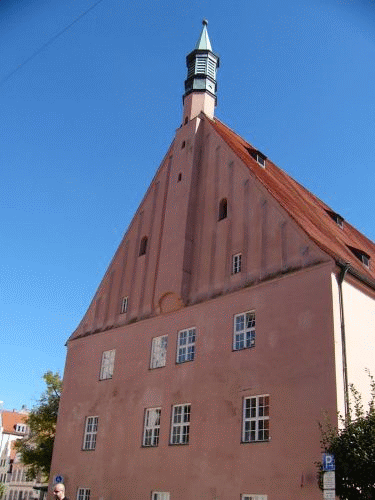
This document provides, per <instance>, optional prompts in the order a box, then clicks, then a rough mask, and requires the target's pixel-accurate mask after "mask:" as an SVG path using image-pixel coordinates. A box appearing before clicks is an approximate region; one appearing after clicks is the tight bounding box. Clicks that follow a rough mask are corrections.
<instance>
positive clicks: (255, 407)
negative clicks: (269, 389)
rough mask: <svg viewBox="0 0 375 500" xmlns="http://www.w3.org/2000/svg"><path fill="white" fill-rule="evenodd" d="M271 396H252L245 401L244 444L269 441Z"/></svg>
mask: <svg viewBox="0 0 375 500" xmlns="http://www.w3.org/2000/svg"><path fill="white" fill-rule="evenodd" d="M269 399H270V398H269V396H268V395H264V396H252V397H249V398H244V400H243V429H242V442H244V443H251V442H255V441H268V440H269Z"/></svg>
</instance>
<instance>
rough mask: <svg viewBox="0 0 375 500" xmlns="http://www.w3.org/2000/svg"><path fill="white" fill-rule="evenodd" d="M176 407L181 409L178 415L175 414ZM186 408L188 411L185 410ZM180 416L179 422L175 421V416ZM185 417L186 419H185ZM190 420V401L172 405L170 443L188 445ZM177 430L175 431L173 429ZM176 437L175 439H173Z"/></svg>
mask: <svg viewBox="0 0 375 500" xmlns="http://www.w3.org/2000/svg"><path fill="white" fill-rule="evenodd" d="M177 408H182V409H183V410H182V411H181V413H180V414H179V415H176V410H177ZM187 409H188V411H187ZM178 416H180V417H181V418H180V422H175V419H176V417H178ZM185 417H187V420H186V419H185ZM190 421H191V403H182V404H178V405H173V406H172V414H171V435H170V440H169V444H170V445H173V446H175V445H188V444H189V442H190ZM177 429H178V430H179V431H178V432H175V430H177ZM175 438H177V439H175Z"/></svg>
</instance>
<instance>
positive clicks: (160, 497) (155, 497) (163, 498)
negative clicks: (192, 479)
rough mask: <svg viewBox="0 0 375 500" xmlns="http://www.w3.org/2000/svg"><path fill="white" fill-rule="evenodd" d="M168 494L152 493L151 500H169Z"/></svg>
mask: <svg viewBox="0 0 375 500" xmlns="http://www.w3.org/2000/svg"><path fill="white" fill-rule="evenodd" d="M169 498H170V494H169V492H168V491H153V492H152V494H151V500H169Z"/></svg>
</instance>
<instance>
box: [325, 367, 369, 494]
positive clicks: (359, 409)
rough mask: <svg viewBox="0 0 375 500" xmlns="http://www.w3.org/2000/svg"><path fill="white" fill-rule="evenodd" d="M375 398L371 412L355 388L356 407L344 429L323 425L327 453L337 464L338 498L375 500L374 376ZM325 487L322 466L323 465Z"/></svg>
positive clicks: (344, 420)
mask: <svg viewBox="0 0 375 500" xmlns="http://www.w3.org/2000/svg"><path fill="white" fill-rule="evenodd" d="M369 377H370V385H371V398H370V402H369V407H368V410H367V411H364V409H363V403H362V397H361V395H360V394H359V392H358V391H357V390H356V388H355V387H354V386H353V385H351V386H350V392H351V395H352V404H351V405H350V411H349V414H348V415H347V417H346V419H344V418H342V417H341V416H339V419H340V421H341V424H342V426H341V427H340V428H338V427H335V426H332V425H331V424H330V423H329V421H327V422H326V423H325V424H324V425H322V424H320V429H321V434H322V439H321V445H322V449H323V451H324V452H327V453H332V454H333V455H334V456H335V463H336V495H337V496H338V497H340V499H341V500H375V381H374V378H373V377H372V376H371V375H370V373H369ZM317 465H318V468H319V485H320V487H322V463H321V462H319V463H318V464H317Z"/></svg>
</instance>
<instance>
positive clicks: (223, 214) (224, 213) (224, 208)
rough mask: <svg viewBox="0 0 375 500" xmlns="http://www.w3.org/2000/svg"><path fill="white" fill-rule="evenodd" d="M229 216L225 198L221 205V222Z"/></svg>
mask: <svg viewBox="0 0 375 500" xmlns="http://www.w3.org/2000/svg"><path fill="white" fill-rule="evenodd" d="M227 216H228V202H227V199H226V198H223V199H222V200H221V201H220V204H219V220H223V219H226V218H227Z"/></svg>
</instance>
